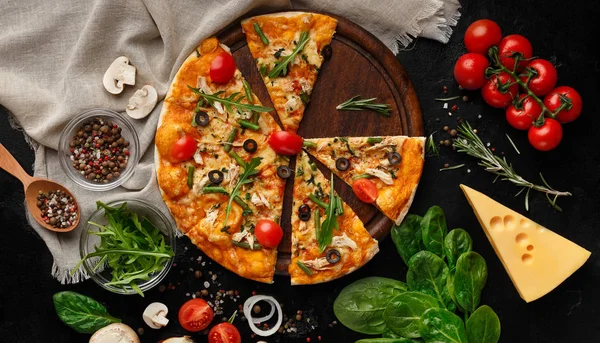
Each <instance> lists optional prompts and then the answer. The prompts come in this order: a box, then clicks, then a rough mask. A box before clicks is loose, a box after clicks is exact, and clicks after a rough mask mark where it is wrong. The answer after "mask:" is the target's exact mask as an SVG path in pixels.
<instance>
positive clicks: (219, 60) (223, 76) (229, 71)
mask: <svg viewBox="0 0 600 343" xmlns="http://www.w3.org/2000/svg"><path fill="white" fill-rule="evenodd" d="M235 69H236V66H235V61H234V60H233V56H231V55H230V54H229V53H227V52H225V51H223V52H222V53H220V54H218V55H217V57H215V59H214V60H213V61H212V63H211V64H210V78H211V80H213V82H217V83H227V82H229V80H231V78H232V77H233V74H235Z"/></svg>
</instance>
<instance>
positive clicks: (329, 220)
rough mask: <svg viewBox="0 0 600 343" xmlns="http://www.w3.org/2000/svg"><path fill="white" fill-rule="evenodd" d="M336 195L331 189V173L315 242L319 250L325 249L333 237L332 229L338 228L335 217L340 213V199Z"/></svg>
mask: <svg viewBox="0 0 600 343" xmlns="http://www.w3.org/2000/svg"><path fill="white" fill-rule="evenodd" d="M338 199H339V198H338V196H336V195H335V190H334V189H333V173H332V174H331V181H330V191H329V204H328V205H327V207H326V208H325V220H324V221H323V223H321V225H320V229H319V230H317V232H316V235H317V242H318V243H319V252H320V253H322V252H323V251H325V249H326V248H327V246H328V245H329V244H330V243H331V240H332V239H333V229H334V228H335V229H337V228H338V222H337V217H338V216H339V215H340V212H341V211H340V209H341V200H338Z"/></svg>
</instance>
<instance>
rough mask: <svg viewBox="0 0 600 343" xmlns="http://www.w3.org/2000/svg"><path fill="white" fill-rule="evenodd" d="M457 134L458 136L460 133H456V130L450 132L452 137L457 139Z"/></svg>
mask: <svg viewBox="0 0 600 343" xmlns="http://www.w3.org/2000/svg"><path fill="white" fill-rule="evenodd" d="M457 134H458V131H456V129H452V130H450V136H452V137H456V135H457Z"/></svg>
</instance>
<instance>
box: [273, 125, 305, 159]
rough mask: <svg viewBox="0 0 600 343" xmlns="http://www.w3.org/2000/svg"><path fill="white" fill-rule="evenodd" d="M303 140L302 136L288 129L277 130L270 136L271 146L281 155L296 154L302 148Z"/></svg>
mask: <svg viewBox="0 0 600 343" xmlns="http://www.w3.org/2000/svg"><path fill="white" fill-rule="evenodd" d="M302 142H303V139H302V137H300V136H298V135H297V134H295V133H292V132H288V131H277V132H275V133H274V134H272V135H271V137H269V146H270V147H271V149H273V150H275V152H276V153H278V154H279V155H286V156H293V155H296V154H297V153H299V152H300V150H302Z"/></svg>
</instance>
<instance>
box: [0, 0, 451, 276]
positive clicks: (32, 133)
mask: <svg viewBox="0 0 600 343" xmlns="http://www.w3.org/2000/svg"><path fill="white" fill-rule="evenodd" d="M291 8H293V9H311V10H316V11H324V12H329V13H333V14H337V15H340V16H343V17H346V18H348V19H350V20H351V21H354V22H355V23H357V24H359V25H361V26H362V27H364V28H365V29H367V30H369V31H370V32H371V33H373V34H374V35H375V36H376V37H378V38H379V39H380V40H381V41H383V42H384V43H385V44H386V45H387V46H388V47H389V48H390V49H391V50H392V51H393V52H394V53H397V52H398V49H399V48H401V47H403V46H407V45H408V44H409V43H410V42H411V41H412V39H413V38H414V37H418V36H421V37H426V38H431V39H435V40H437V41H440V42H442V43H446V42H448V40H449V37H450V35H451V33H452V26H454V25H456V23H457V20H458V18H459V17H460V13H459V12H458V10H459V8H460V4H459V2H458V0H377V1H364V0H344V1H339V0H298V1H295V0H292V1H289V0H218V1H217V0H202V1H200V0H177V1H164V0H86V1H81V0H62V1H45V0H29V1H19V0H4V1H3V4H2V11H0V27H2V30H1V32H0V61H1V62H0V104H1V105H2V106H4V107H5V108H6V109H8V111H10V112H11V114H12V116H11V118H10V120H11V122H12V124H13V125H14V126H15V127H16V128H20V129H22V130H24V134H25V138H26V139H27V141H28V142H29V143H30V145H31V146H32V148H33V149H34V150H35V165H34V175H35V176H37V177H42V178H49V179H51V180H54V181H56V182H58V183H60V184H62V185H64V186H65V187H67V188H68V189H69V190H71V191H72V192H73V194H74V195H75V197H76V198H77V200H78V202H79V204H80V206H81V214H82V222H83V221H84V220H85V219H86V218H87V217H89V215H90V214H91V213H92V212H93V211H94V210H95V207H96V206H95V202H96V200H101V201H103V202H109V201H112V200H118V199H130V198H142V199H146V200H148V201H151V202H152V203H154V204H156V205H157V206H159V207H160V208H161V209H162V211H164V212H165V213H166V214H168V210H167V208H166V206H165V205H164V203H163V201H162V199H161V196H160V192H159V189H158V186H157V181H156V175H155V172H154V158H153V156H154V144H153V138H154V133H155V130H156V126H157V121H158V117H159V113H160V110H161V107H162V106H161V105H162V102H161V101H159V104H158V105H157V106H156V108H155V109H154V110H153V112H152V113H151V114H150V115H149V116H148V117H146V118H145V119H142V120H131V122H132V123H133V125H134V127H135V129H136V131H137V133H138V135H139V139H140V144H141V153H142V157H141V159H140V162H139V165H138V167H137V168H136V170H135V174H134V176H133V177H131V178H129V179H128V180H127V181H126V182H125V183H123V185H122V186H120V187H118V188H116V189H113V190H111V191H107V192H92V191H88V190H85V189H82V188H80V187H79V186H77V185H76V184H75V183H73V182H72V181H71V180H70V179H69V178H68V177H67V176H66V175H65V174H64V173H63V171H62V170H61V168H60V166H59V162H58V155H57V152H56V149H57V147H58V140H59V136H60V133H61V130H62V129H63V128H64V127H65V126H66V124H67V122H68V121H69V120H70V119H71V118H73V117H74V116H76V115H77V114H79V113H81V112H83V111H85V110H87V109H90V108H98V107H101V108H108V109H112V110H115V111H117V112H121V113H124V110H125V106H126V105H127V102H128V100H129V98H130V97H131V96H132V95H133V93H134V92H135V90H136V89H139V88H141V87H142V86H143V85H145V84H150V85H152V86H154V87H155V88H156V90H157V91H158V94H159V100H162V99H163V98H164V95H165V93H166V92H167V89H168V87H169V83H170V81H171V80H172V78H173V76H174V75H175V74H176V72H177V70H178V68H179V66H180V65H181V63H182V62H183V60H184V59H185V57H186V56H187V55H188V54H189V53H190V51H192V49H193V48H195V47H196V46H197V44H198V43H199V42H200V41H202V40H203V39H205V38H207V37H209V36H211V35H214V34H215V33H217V32H218V31H219V30H220V29H222V28H224V27H226V26H227V25H228V24H230V23H232V22H234V21H235V20H236V19H238V18H239V17H241V16H244V15H249V14H260V13H264V12H267V11H278V10H288V9H291ZM118 56H127V57H129V59H130V61H131V62H130V63H131V64H132V65H134V66H135V67H136V68H137V76H136V86H133V87H132V86H126V88H125V90H124V91H123V93H122V94H120V95H112V94H109V93H108V92H106V91H105V89H104V87H103V85H102V77H103V75H104V72H105V71H106V69H107V68H108V66H109V65H110V64H111V63H112V61H113V60H114V59H115V58H116V57H118ZM28 216H29V215H28ZM168 217H170V216H168ZM29 223H30V225H31V226H32V227H33V229H34V230H35V231H36V232H37V233H38V234H39V236H40V237H41V238H42V239H43V240H44V241H45V243H46V245H47V246H48V249H49V250H50V252H51V253H52V256H53V257H54V265H53V268H52V275H53V277H55V278H56V279H57V280H58V281H59V282H60V283H62V284H66V283H76V282H79V281H81V280H84V279H86V278H87V277H88V276H87V275H86V274H85V272H84V271H83V269H80V270H79V271H78V272H77V273H75V274H73V275H71V274H70V271H71V270H72V269H73V267H74V266H75V265H76V264H77V262H78V261H79V260H80V254H79V237H80V233H81V227H82V225H80V226H79V227H78V228H77V229H75V230H73V231H71V232H70V233H54V232H50V231H48V230H45V229H43V228H42V227H40V226H39V225H38V224H37V223H36V222H35V221H34V220H33V218H32V217H31V216H29Z"/></svg>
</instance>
